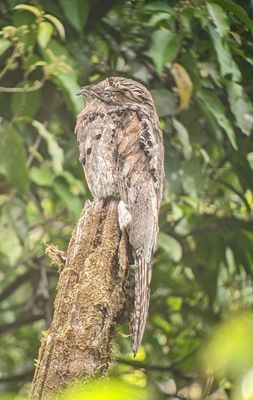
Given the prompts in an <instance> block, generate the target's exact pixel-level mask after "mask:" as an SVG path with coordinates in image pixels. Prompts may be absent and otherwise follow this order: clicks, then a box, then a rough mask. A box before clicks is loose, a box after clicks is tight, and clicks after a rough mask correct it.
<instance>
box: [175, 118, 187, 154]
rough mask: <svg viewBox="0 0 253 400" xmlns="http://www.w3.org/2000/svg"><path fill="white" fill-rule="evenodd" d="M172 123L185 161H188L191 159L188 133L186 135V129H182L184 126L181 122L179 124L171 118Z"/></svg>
mask: <svg viewBox="0 0 253 400" xmlns="http://www.w3.org/2000/svg"><path fill="white" fill-rule="evenodd" d="M172 122H173V126H174V128H175V129H176V131H177V134H178V139H179V141H180V142H181V144H182V146H183V152H184V156H185V158H186V159H189V158H191V154H192V147H191V143H190V139H189V133H188V131H187V129H186V128H185V127H184V125H183V124H181V122H179V121H178V120H177V119H174V118H173V119H172Z"/></svg>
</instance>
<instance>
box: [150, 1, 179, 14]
mask: <svg viewBox="0 0 253 400" xmlns="http://www.w3.org/2000/svg"><path fill="white" fill-rule="evenodd" d="M143 9H144V11H145V12H149V13H157V12H165V13H168V14H171V13H173V8H171V7H170V6H169V5H168V4H166V3H163V2H162V1H156V2H153V3H149V4H146V5H145V6H144V7H143Z"/></svg>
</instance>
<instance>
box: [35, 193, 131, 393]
mask: <svg viewBox="0 0 253 400" xmlns="http://www.w3.org/2000/svg"><path fill="white" fill-rule="evenodd" d="M117 205H118V204H117V201H116V200H110V201H107V202H103V201H94V202H92V203H87V204H86V205H85V207H84V209H83V211H82V213H81V216H80V219H79V221H78V223H77V225H76V227H75V229H74V231H73V233H72V236H71V239H70V242H69V246H68V251H67V255H66V263H65V266H64V267H63V268H61V271H60V276H59V281H58V285H57V296H56V299H55V305H54V317H53V321H52V324H51V326H50V328H49V329H48V331H47V332H46V333H45V334H44V337H43V338H42V340H41V347H40V351H39V356H38V360H37V366H36V371H35V375H34V379H33V384H32V389H31V392H30V399H33V400H34V399H42V400H44V399H48V398H50V397H51V396H52V394H55V393H56V392H59V390H60V391H61V390H62V389H63V388H64V387H65V386H66V384H69V383H73V382H76V381H77V380H79V379H90V378H94V377H97V376H101V375H103V374H104V373H105V372H106V371H107V369H108V366H109V364H110V362H111V359H112V352H111V348H112V339H113V337H114V335H115V329H116V326H117V323H118V321H119V319H120V317H121V316H122V314H123V313H124V308H125V307H126V304H127V302H129V295H128V290H127V286H128V275H129V265H130V262H131V254H130V250H129V245H128V240H127V237H126V236H125V234H123V233H122V232H121V231H120V229H119V225H118V212H117ZM48 254H49V256H50V251H48ZM53 254H54V255H55V252H54V251H53ZM54 398H55V397H54Z"/></svg>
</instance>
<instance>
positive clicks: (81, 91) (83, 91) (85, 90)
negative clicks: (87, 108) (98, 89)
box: [75, 86, 90, 96]
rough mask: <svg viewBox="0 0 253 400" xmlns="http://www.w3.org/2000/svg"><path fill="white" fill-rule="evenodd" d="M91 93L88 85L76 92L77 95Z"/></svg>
mask: <svg viewBox="0 0 253 400" xmlns="http://www.w3.org/2000/svg"><path fill="white" fill-rule="evenodd" d="M89 93H90V90H89V89H88V87H87V86H86V87H83V88H81V89H80V90H78V92H76V94H75V95H76V96H87V94H89Z"/></svg>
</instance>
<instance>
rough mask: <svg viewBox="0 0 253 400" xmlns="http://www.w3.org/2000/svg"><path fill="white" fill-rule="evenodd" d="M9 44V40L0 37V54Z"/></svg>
mask: <svg viewBox="0 0 253 400" xmlns="http://www.w3.org/2000/svg"><path fill="white" fill-rule="evenodd" d="M10 46H11V42H10V41H9V40H7V39H4V38H1V37H0V56H1V55H2V54H3V53H4V52H5V51H6V50H7V49H8V48H9V47H10Z"/></svg>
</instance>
